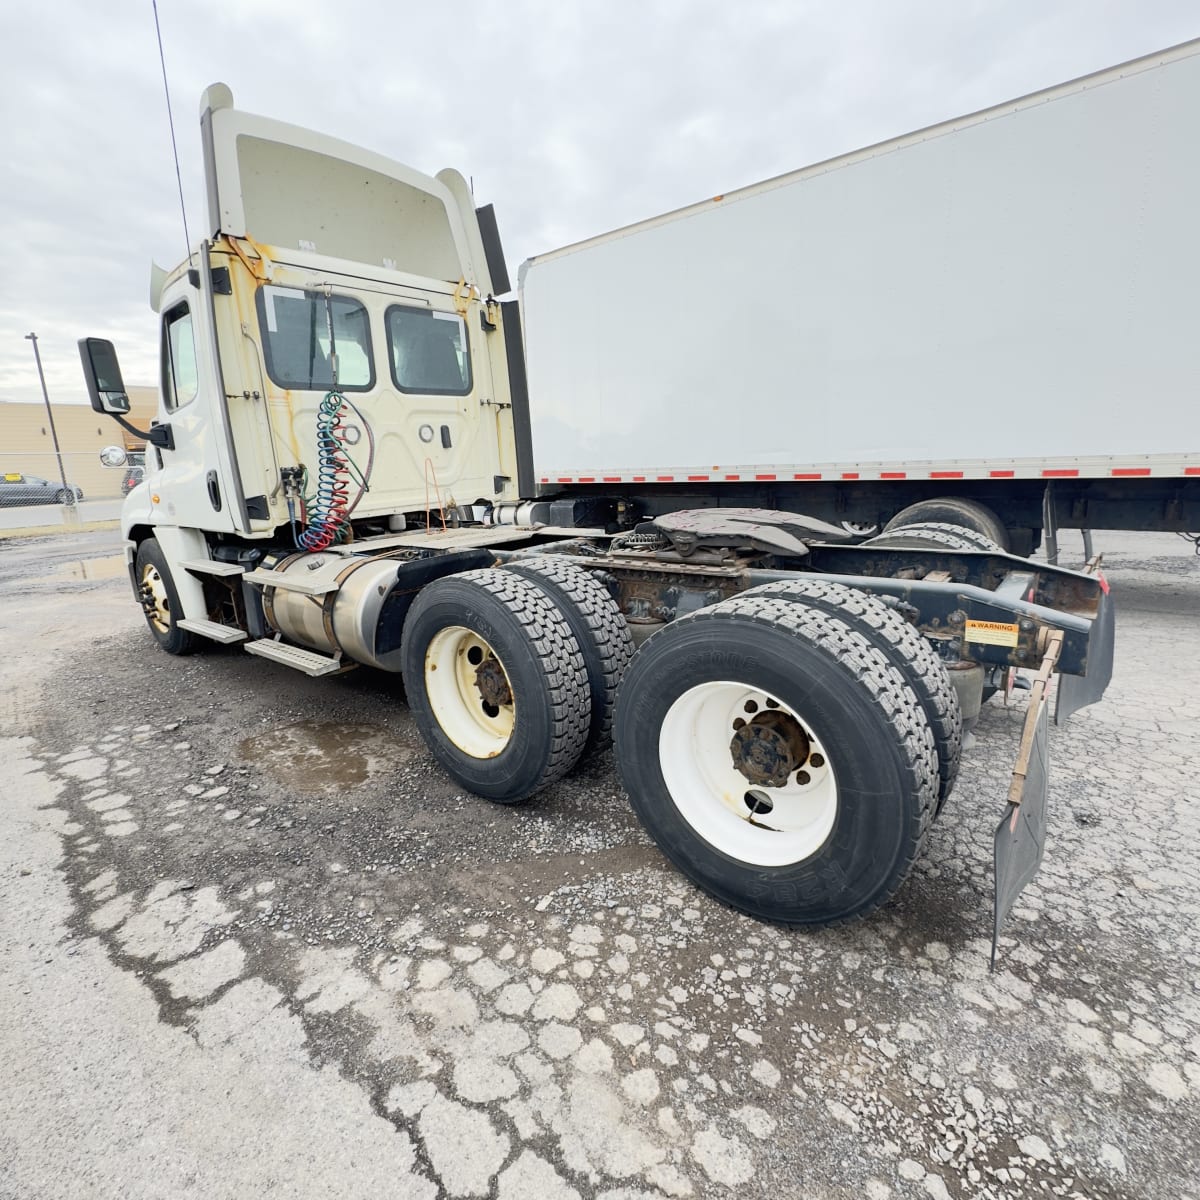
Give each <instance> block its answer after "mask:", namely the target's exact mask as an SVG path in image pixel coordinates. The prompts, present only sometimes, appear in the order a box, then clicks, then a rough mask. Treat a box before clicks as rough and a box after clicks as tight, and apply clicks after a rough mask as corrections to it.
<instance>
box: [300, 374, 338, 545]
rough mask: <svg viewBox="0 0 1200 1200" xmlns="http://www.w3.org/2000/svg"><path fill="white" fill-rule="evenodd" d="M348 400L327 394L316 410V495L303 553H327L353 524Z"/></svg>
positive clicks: (311, 507)
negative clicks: (345, 431)
mask: <svg viewBox="0 0 1200 1200" xmlns="http://www.w3.org/2000/svg"><path fill="white" fill-rule="evenodd" d="M346 403H347V401H346V397H345V396H343V395H342V393H341V392H339V391H336V390H335V391H330V392H326V393H325V398H324V399H323V400H322V401H321V406H320V408H319V409H318V410H317V482H316V494H315V495H314V496H313V499H312V504H311V506H310V507H309V510H308V528H307V529H305V530H304V532H303V533H301V534H299V535H298V536H297V538H296V542H297V544H298V545H299V546H300V548H301V549H303V550H309V551H313V552H315V551H318V550H325V549H327V548H328V547H329V546H331V545H333V543H334V542H335V541H337V540H338V539H339V537H340V536H341V535H342V534H344V533H345V530H346V526H347V525H348V524H349V523H350V506H349V503H348V497H349V493H350V464H349V463H348V462H347V460H346V453H345V451H344V450H343V449H342V410H343V409H344V408H345V406H346Z"/></svg>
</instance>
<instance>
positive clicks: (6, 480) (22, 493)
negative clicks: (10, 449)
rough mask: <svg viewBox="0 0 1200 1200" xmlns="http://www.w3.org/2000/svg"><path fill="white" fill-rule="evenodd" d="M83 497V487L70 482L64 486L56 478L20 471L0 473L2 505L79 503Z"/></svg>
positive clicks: (0, 501) (0, 499) (0, 502)
mask: <svg viewBox="0 0 1200 1200" xmlns="http://www.w3.org/2000/svg"><path fill="white" fill-rule="evenodd" d="M82 499H83V489H82V488H79V487H74V486H72V485H70V484H68V485H67V486H66V487H65V488H64V487H63V485H62V483H61V482H60V481H59V480H56V479H43V478H42V477H41V476H40V475H24V474H22V473H21V472H20V471H9V472H8V473H7V474H5V475H0V505H5V504H12V505H16V504H77V503H78V502H79V501H80V500H82Z"/></svg>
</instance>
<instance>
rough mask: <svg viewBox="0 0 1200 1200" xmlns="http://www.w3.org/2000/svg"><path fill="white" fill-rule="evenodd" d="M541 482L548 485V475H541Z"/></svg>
mask: <svg viewBox="0 0 1200 1200" xmlns="http://www.w3.org/2000/svg"><path fill="white" fill-rule="evenodd" d="M542 482H543V483H549V482H550V476H549V475H543V476H542Z"/></svg>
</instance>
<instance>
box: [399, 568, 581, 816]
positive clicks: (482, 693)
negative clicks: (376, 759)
mask: <svg viewBox="0 0 1200 1200" xmlns="http://www.w3.org/2000/svg"><path fill="white" fill-rule="evenodd" d="M401 663H402V665H401V670H402V672H403V677H404V687H405V691H406V692H407V694H408V701H409V705H410V707H411V709H412V713H413V717H414V719H415V720H416V723H417V727H418V729H419V730H420V732H421V735H422V737H423V738H424V739H425V742H426V744H427V745H428V746H429V749H430V750H431V751H432V753H433V755H434V757H435V758H436V759H437V760H438V762H439V763H441V765H442V766H443V767H444V768H445V769H446V770H447V771H448V772H449V773H450V774H451V775H452V776H453V777H454V778H455V779H456V780H457V781H458V782H459V783H460V784H461V785H462V786H463V787H465V788H466V789H467V790H468V791H471V792H474V793H475V794H476V795H479V796H483V797H485V798H487V799H489V800H493V801H496V802H497V803H500V804H515V803H517V802H519V801H521V800H524V799H526V798H527V797H528V796H531V795H532V794H533V793H534V792H536V791H538V790H539V789H540V788H543V787H545V786H546V785H547V784H550V783H553V782H554V780H556V779H558V778H560V777H561V776H562V775H564V774H566V772H567V771H569V770H570V769H571V767H572V766H574V764H575V762H576V760H577V759H578V758H579V755H580V754H581V752H582V751H583V747H584V744H585V742H586V741H587V737H588V731H589V729H590V726H591V715H592V709H591V695H590V690H589V686H588V675H587V669H586V667H585V665H584V656H583V652H582V650H581V649H580V645H579V642H578V640H577V639H576V637H575V634H574V633H572V631H571V627H570V625H569V623H568V621H567V619H566V617H565V616H564V615H563V613H562V612H561V611H560V609H559V608H558V607H557V606H556V605H555V604H554V602H553V600H551V599H550V597H549V596H548V595H547V594H546V592H544V591H543V590H542V589H541V588H539V587H538V586H537V585H536V584H534V583H532V582H530V581H529V580H528V579H525V578H523V577H522V576H520V575H518V574H516V573H515V572H512V571H502V570H498V569H494V568H487V569H484V570H479V571H466V572H463V573H462V574H461V575H450V576H447V577H446V578H444V579H438V580H435V581H434V582H433V583H430V584H428V585H427V586H426V587H425V588H423V589H422V591H421V593H420V595H418V596H417V598H416V600H415V601H413V605H412V608H411V609H410V610H409V614H408V618H407V620H406V621H405V625H404V639H403V644H402V647H401Z"/></svg>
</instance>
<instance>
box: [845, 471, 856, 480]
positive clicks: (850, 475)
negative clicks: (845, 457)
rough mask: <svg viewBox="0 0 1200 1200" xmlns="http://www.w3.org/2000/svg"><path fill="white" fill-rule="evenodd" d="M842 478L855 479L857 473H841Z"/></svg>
mask: <svg viewBox="0 0 1200 1200" xmlns="http://www.w3.org/2000/svg"><path fill="white" fill-rule="evenodd" d="M842 478H843V479H857V478H858V472H857V471H843V472H842Z"/></svg>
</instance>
